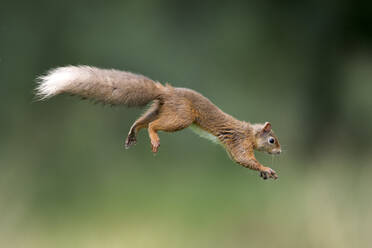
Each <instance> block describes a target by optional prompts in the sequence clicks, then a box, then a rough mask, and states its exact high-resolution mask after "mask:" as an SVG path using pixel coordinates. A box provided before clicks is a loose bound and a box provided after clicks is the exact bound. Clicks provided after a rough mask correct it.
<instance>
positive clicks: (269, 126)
mask: <svg viewBox="0 0 372 248" xmlns="http://www.w3.org/2000/svg"><path fill="white" fill-rule="evenodd" d="M270 131H271V124H270V122H265V124H264V127H263V128H262V132H265V133H268V132H270Z"/></svg>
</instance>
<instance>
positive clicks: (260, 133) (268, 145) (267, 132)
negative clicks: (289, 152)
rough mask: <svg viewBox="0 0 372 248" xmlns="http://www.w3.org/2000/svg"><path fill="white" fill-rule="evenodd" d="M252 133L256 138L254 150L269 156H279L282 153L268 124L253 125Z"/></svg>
mask: <svg viewBox="0 0 372 248" xmlns="http://www.w3.org/2000/svg"><path fill="white" fill-rule="evenodd" d="M253 131H254V135H255V138H256V150H258V151H263V152H267V153H269V154H280V153H281V152H282V149H281V148H280V144H279V140H278V138H277V137H276V136H275V134H274V132H273V130H272V129H271V124H270V122H266V123H265V124H255V125H253Z"/></svg>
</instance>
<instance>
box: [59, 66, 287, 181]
mask: <svg viewBox="0 0 372 248" xmlns="http://www.w3.org/2000/svg"><path fill="white" fill-rule="evenodd" d="M76 68H79V67H76ZM80 68H84V69H85V70H84V71H82V73H86V75H85V76H86V77H85V79H86V78H88V79H89V80H85V79H84V80H83V79H79V78H77V79H76V80H75V81H74V82H73V83H72V84H70V85H69V87H66V88H64V89H62V90H61V91H59V92H58V93H57V94H59V93H69V94H75V95H80V96H82V97H85V98H92V99H95V100H99V101H103V102H106V103H111V104H125V105H129V106H134V105H137V106H142V105H145V104H147V103H148V102H150V101H153V104H152V105H151V107H150V108H149V109H148V110H147V111H146V112H145V113H144V114H143V115H142V116H141V117H140V118H139V119H138V120H137V121H135V122H134V124H133V125H132V127H131V129H130V131H129V134H128V138H127V140H126V142H125V146H126V148H129V147H130V146H131V145H133V144H135V143H136V135H137V133H138V132H139V131H140V130H141V129H142V128H147V130H148V133H149V136H150V140H151V148H152V151H153V152H157V151H158V149H159V146H160V139H159V136H158V131H166V132H175V131H178V130H182V129H184V128H187V127H188V126H190V125H191V124H195V125H197V126H198V127H200V128H201V129H203V130H204V131H206V132H208V133H210V134H212V135H214V136H216V137H217V138H218V140H219V141H220V143H221V144H222V145H223V146H224V147H225V148H226V150H227V152H228V154H229V155H230V157H231V158H232V159H233V160H234V161H235V162H237V163H238V164H240V165H242V166H244V167H247V168H249V169H253V170H257V171H260V175H261V177H263V178H264V179H267V178H274V179H276V178H277V177H278V176H277V174H276V173H275V171H273V170H272V169H270V168H268V167H265V166H263V165H262V164H260V163H259V162H258V161H257V160H256V159H255V157H254V150H262V151H266V152H268V153H274V152H275V153H277V154H278V153H280V144H279V142H278V139H277V137H276V136H275V135H274V133H273V132H272V130H271V124H270V123H265V124H250V123H247V122H243V121H239V120H237V119H235V118H234V117H232V116H230V115H228V114H226V113H224V112H223V111H222V110H220V109H219V108H218V107H217V106H215V105H214V104H213V103H212V102H211V101H210V100H208V99H207V98H206V97H204V96H202V95H201V94H199V93H197V92H195V91H193V90H190V89H186V88H173V87H171V86H169V85H165V86H163V85H161V84H160V83H156V82H154V81H152V80H150V79H148V78H146V77H144V76H141V75H136V74H133V73H129V72H124V71H117V70H102V69H98V68H95V67H80ZM57 70H58V69H57ZM52 72H53V71H52ZM270 137H273V138H274V139H275V143H273V144H270V143H268V141H267V139H268V138H270Z"/></svg>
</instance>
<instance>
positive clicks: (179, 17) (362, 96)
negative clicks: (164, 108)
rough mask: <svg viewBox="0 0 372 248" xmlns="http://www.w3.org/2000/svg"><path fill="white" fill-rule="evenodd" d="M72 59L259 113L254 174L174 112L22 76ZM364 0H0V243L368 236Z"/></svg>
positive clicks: (235, 110)
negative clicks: (164, 120)
mask: <svg viewBox="0 0 372 248" xmlns="http://www.w3.org/2000/svg"><path fill="white" fill-rule="evenodd" d="M69 64H72V65H76V64H87V65H94V66H99V67H103V68H116V69H124V70H129V71H132V72H137V73H141V74H144V75H146V76H148V77H150V78H152V79H154V80H158V81H160V82H169V83H171V84H172V85H174V86H182V87H189V88H192V89H195V90H197V91H199V92H200V93H202V94H204V95H205V96H207V97H208V98H210V99H211V100H212V101H213V102H214V103H215V104H217V105H218V106H219V107H220V108H221V109H222V110H224V111H225V112H227V113H229V114H231V115H233V116H236V117H237V118H238V119H241V120H246V121H250V122H264V121H270V122H271V123H272V125H273V128H274V130H275V132H276V133H277V135H278V136H279V138H280V141H281V143H282V144H283V148H284V150H285V152H284V154H282V155H281V156H280V157H271V156H269V155H265V154H257V156H258V158H259V160H260V161H261V162H262V163H263V164H265V165H266V166H269V167H272V168H274V170H276V171H277V172H278V174H279V180H277V181H263V180H261V179H260V178H259V177H258V174H257V172H254V171H250V170H247V169H245V168H242V167H240V166H238V165H236V164H234V163H233V162H232V161H230V159H229V158H228V156H227V154H226V152H225V151H224V150H223V149H222V148H221V147H219V146H216V145H212V144H210V143H209V142H208V141H207V140H203V139H201V138H199V137H198V136H196V135H194V134H193V133H192V132H191V131H190V130H183V131H181V132H177V133H174V134H169V133H161V134H160V137H161V144H162V146H161V148H160V151H159V153H158V154H157V155H156V156H154V155H153V154H152V153H151V151H150V145H149V140H148V137H147V134H146V132H142V133H141V134H140V135H139V138H138V144H137V145H136V146H135V147H134V148H132V149H129V150H125V149H124V146H123V144H124V140H125V137H126V134H127V132H128V130H129V128H130V126H131V124H132V123H133V121H134V120H135V119H136V118H137V116H138V115H139V114H140V113H141V111H143V110H140V109H135V108H134V109H128V108H125V107H113V108H111V107H109V106H102V105H93V104H91V103H90V102H88V101H80V100H79V99H77V98H74V97H69V96H58V97H56V98H53V99H51V100H50V101H48V102H36V101H34V96H33V89H34V88H35V85H36V84H35V78H36V77H37V76H38V75H41V74H43V73H45V72H46V71H47V70H48V69H50V68H54V67H58V66H63V65H69ZM371 79H372V8H371V5H370V4H368V3H367V1H365V2H362V1H360V2H358V1H316V0H312V1H302V2H301V1H300V2H298V1H284V2H283V1H274V0H272V1H258V0H257V1H249V2H246V1H241V2H231V1H228V2H222V1H221V2H216V1H183V2H178V1H169V0H157V1H144V0H142V1H141V0H140V1H98V0H92V1H80V0H76V1H70V0H65V1H40V0H33V1H17V0H13V1H9V0H2V1H1V6H0V84H1V91H0V99H1V103H0V116H1V117H0V118H1V119H0V120H1V121H0V247H11V248H12V247H89V248H92V247H338V248H340V247H369V246H370V243H371V241H372V240H371V236H370V233H371V230H372V194H371V193H372V192H371V187H372V182H371V176H372V168H371V162H372V154H371V148H372V132H371V126H372V115H371V114H372V100H371V92H372V83H371Z"/></svg>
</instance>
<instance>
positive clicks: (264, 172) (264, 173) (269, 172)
mask: <svg viewBox="0 0 372 248" xmlns="http://www.w3.org/2000/svg"><path fill="white" fill-rule="evenodd" d="M260 177H262V178H263V179H264V180H266V179H268V178H272V179H278V175H277V174H276V172H275V171H274V170H273V169H271V168H269V167H263V168H262V169H261V170H260Z"/></svg>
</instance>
